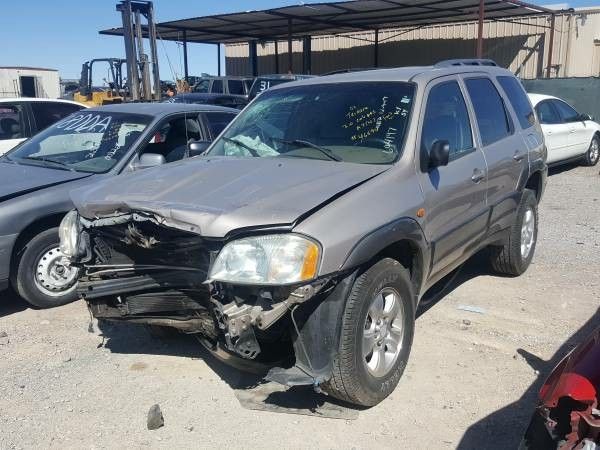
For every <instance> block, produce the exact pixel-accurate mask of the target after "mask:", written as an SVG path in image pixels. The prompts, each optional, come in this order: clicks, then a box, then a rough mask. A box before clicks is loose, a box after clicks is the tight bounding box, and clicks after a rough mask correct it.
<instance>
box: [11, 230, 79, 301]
mask: <svg viewBox="0 0 600 450" xmlns="http://www.w3.org/2000/svg"><path fill="white" fill-rule="evenodd" d="M58 245H59V238H58V228H50V229H48V230H44V231H42V232H41V233H39V234H37V235H36V236H34V237H33V238H32V239H31V240H30V241H29V242H27V243H26V244H25V245H24V246H23V247H21V248H20V249H19V251H18V253H17V254H18V255H19V258H18V259H17V261H16V263H15V268H14V269H13V277H12V284H13V288H14V289H15V291H17V293H18V294H19V295H20V296H21V297H22V298H23V299H24V300H25V301H27V302H28V303H30V304H31V305H33V306H36V307H38V308H53V307H55V306H61V305H66V304H67V303H71V302H72V301H74V300H77V292H76V289H75V288H76V281H77V273H76V272H72V271H73V270H75V269H72V268H65V266H64V265H62V264H60V258H61V256H62V255H61V254H60V251H59V249H58ZM44 258H45V259H44ZM48 268H51V269H49V270H48V271H47V270H46V269H48ZM64 270H67V272H66V273H65V272H62V275H61V274H59V272H60V271H64ZM42 272H43V273H42ZM53 275H55V276H57V277H58V278H56V279H55V278H53Z"/></svg>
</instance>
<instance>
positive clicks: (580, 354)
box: [520, 327, 600, 450]
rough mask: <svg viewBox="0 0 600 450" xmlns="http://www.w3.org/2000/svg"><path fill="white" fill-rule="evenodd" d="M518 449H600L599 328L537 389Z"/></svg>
mask: <svg viewBox="0 0 600 450" xmlns="http://www.w3.org/2000/svg"><path fill="white" fill-rule="evenodd" d="M520 448H521V449H528V450H538V449H544V450H545V449H558V450H574V449H584V450H600V327H598V328H597V329H596V330H595V331H594V333H592V335H591V336H590V337H589V338H588V339H587V340H586V341H585V342H583V343H582V344H581V345H579V346H577V347H576V348H575V349H574V350H573V351H572V352H571V353H569V354H568V355H567V356H566V357H565V358H564V359H563V360H562V361H561V362H560V363H559V364H558V366H556V368H555V369H554V370H553V371H552V373H551V374H550V376H549V377H548V379H547V380H546V382H545V383H544V385H543V386H542V388H541V389H540V404H539V406H538V407H537V408H536V411H535V413H534V415H533V418H532V419H531V423H530V424H529V428H528V429H527V432H526V433H525V437H524V438H523V441H522V442H521V446H520Z"/></svg>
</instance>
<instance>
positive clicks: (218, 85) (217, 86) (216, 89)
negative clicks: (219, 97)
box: [210, 80, 223, 94]
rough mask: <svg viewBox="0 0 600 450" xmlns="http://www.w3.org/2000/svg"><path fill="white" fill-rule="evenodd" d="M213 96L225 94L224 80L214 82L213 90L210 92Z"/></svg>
mask: <svg viewBox="0 0 600 450" xmlns="http://www.w3.org/2000/svg"><path fill="white" fill-rule="evenodd" d="M210 92H212V93H213V94H222V93H223V80H213V84H212V88H211V90H210Z"/></svg>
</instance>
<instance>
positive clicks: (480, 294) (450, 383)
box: [0, 166, 600, 449]
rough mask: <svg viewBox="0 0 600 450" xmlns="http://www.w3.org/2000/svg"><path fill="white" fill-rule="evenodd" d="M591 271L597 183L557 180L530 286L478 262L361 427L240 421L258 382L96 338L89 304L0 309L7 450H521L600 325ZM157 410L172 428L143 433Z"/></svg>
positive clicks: (599, 229)
mask: <svg viewBox="0 0 600 450" xmlns="http://www.w3.org/2000/svg"><path fill="white" fill-rule="evenodd" d="M599 269H600V176H599V175H598V168H597V167H596V168H583V167H576V166H567V167H564V168H561V169H558V170H554V171H552V172H551V177H550V179H549V182H548V188H547V191H546V195H545V198H544V201H543V203H542V205H541V207H540V230H539V241H538V247H537V250H536V256H535V259H534V264H533V265H532V266H531V268H530V269H529V271H528V272H527V273H526V274H525V275H524V276H522V277H520V278H517V279H513V278H501V277H497V276H493V275H491V274H490V272H489V269H488V266H487V265H486V264H485V261H484V260H483V259H482V258H481V257H476V258H474V259H473V260H471V261H470V262H469V263H468V264H467V265H466V266H465V267H464V268H463V270H462V271H461V273H460V274H459V275H458V277H457V279H456V282H455V283H453V285H452V286H451V291H450V292H449V293H448V294H447V295H446V296H445V297H443V298H442V299H441V300H440V301H438V302H436V303H435V304H433V305H432V306H430V307H429V308H427V309H425V308H423V309H422V310H421V311H420V315H419V318H418V319H417V326H416V335H415V340H414V346H413V349H412V354H411V357H410V360H409V364H408V368H407V370H406V373H405V375H404V377H403V378H402V379H401V381H400V384H399V386H398V388H397V389H396V391H395V392H394V393H393V395H392V396H391V397H390V398H388V399H387V400H385V401H384V402H383V403H381V404H380V405H378V406H376V407H374V408H371V409H367V410H360V411H354V412H355V415H356V416H357V417H356V418H355V419H354V420H348V419H343V420H340V419H326V418H321V417H315V416H314V415H313V416H306V415H292V414H287V413H281V412H280V413H274V412H264V411H252V410H248V409H245V408H243V407H242V406H241V405H240V403H239V402H238V400H237V398H236V392H235V389H241V388H242V387H243V386H245V385H247V384H251V383H252V380H251V378H252V377H248V376H247V375H243V374H241V373H239V372H237V371H235V370H233V369H230V368H227V367H226V366H224V365H223V364H221V363H219V362H217V361H215V360H214V359H213V358H212V357H210V356H209V355H208V354H207V353H206V352H205V351H203V350H202V349H201V348H200V347H199V345H198V344H197V343H196V342H195V341H194V340H193V339H192V338H190V337H186V336H181V337H180V338H177V339H175V340H171V341H168V342H165V341H161V340H158V339H156V338H152V337H150V336H149V335H148V333H147V331H146V330H145V329H144V328H142V327H134V326H112V327H109V328H107V329H105V330H103V332H102V333H101V332H100V331H98V328H97V327H96V328H95V331H94V332H92V333H90V332H88V325H89V315H88V313H87V310H86V308H85V306H84V304H83V303H82V302H77V303H74V304H71V305H68V306H64V307H62V308H57V309H53V310H47V311H36V310H32V309H29V308H27V306H26V305H25V304H24V303H23V302H21V301H19V300H18V299H16V298H14V296H12V295H8V294H7V293H0V333H2V332H5V333H6V335H7V337H3V338H1V337H0V449H12V448H33V447H41V448H124V447H130V448H131V447H133V448H137V447H151V448H177V447H181V448H197V447H200V448H210V447H220V448H240V447H261V448H271V447H280V448H281V447H285V448H376V447H377V448H411V449H412V448H414V449H421V448H423V449H432V448H436V449H443V448H460V449H476V448H477V449H479V448H486V449H511V448H516V446H517V445H518V442H519V440H520V438H521V436H522V433H523V431H524V429H525V427H526V426H527V422H528V419H529V417H530V415H531V412H532V410H533V407H534V404H535V401H536V394H537V391H538V389H539V386H540V384H541V382H542V381H543V379H544V378H545V376H546V375H547V374H548V373H549V371H550V370H551V369H552V367H553V365H554V364H555V363H556V362H557V361H558V360H559V359H560V358H561V356H563V355H564V354H565V353H566V352H567V351H568V350H569V349H570V348H572V347H573V345H574V344H576V343H577V342H579V341H581V340H582V339H583V338H584V337H585V336H586V335H587V334H589V333H590V332H591V331H592V329H593V328H594V327H595V326H598V325H600V309H599V305H600V277H599V276H598V272H599ZM461 306H467V307H469V306H474V307H477V308H481V309H482V312H483V314H481V313H474V312H468V311H464V310H462V309H460V307H461ZM102 334H103V335H104V336H102ZM0 336H2V335H1V334H0ZM309 394H310V393H308V392H307V391H304V390H302V389H299V390H297V391H295V392H292V393H289V396H290V398H300V399H302V398H305V397H309V396H310V395H309ZM313 397H314V396H313ZM317 398H318V402H325V403H327V402H328V399H327V398H326V397H317ZM156 403H158V404H160V406H161V408H162V410H163V413H164V418H165V426H164V427H162V428H160V429H159V430H156V431H149V430H147V428H146V415H147V412H148V410H149V408H150V407H151V406H152V405H153V404H156Z"/></svg>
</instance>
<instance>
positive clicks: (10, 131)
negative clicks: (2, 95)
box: [0, 102, 31, 155]
mask: <svg viewBox="0 0 600 450" xmlns="http://www.w3.org/2000/svg"><path fill="white" fill-rule="evenodd" d="M30 136H31V129H30V127H29V119H28V114H27V110H26V108H25V107H24V105H23V103H20V102H10V103H9V102H1V103H0V155H3V154H4V153H6V152H7V151H9V150H11V149H12V148H13V147H16V145H17V144H19V143H20V142H22V141H24V140H25V139H27V138H28V137H30Z"/></svg>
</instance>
